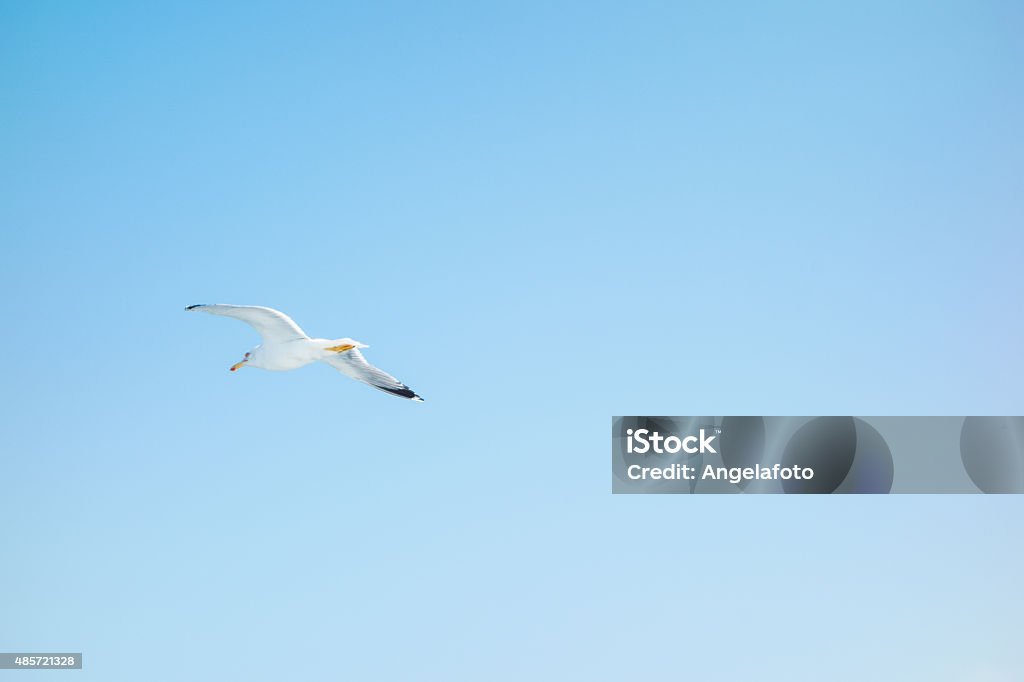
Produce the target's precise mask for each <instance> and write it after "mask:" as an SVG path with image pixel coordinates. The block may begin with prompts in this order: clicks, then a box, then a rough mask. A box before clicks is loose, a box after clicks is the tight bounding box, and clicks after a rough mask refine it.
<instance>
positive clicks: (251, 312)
mask: <svg viewBox="0 0 1024 682" xmlns="http://www.w3.org/2000/svg"><path fill="white" fill-rule="evenodd" d="M185 310H199V311H201V312H204V313H210V314H211V315H224V316H225V317H234V318H236V319H239V320H241V321H242V322H245V323H246V324H248V325H251V326H252V327H253V328H254V329H255V330H256V331H258V332H259V333H260V336H262V337H263V343H265V344H274V343H284V342H286V341H295V340H298V339H308V338H309V337H308V336H306V332H304V331H302V328H301V327H299V325H297V324H295V322H294V321H293V320H292V318H290V317H288V316H287V315H285V314H284V313H282V312H281V311H279V310H274V309H273V308H264V307H263V306H259V305H227V304H225V303H214V304H210V305H190V306H189V307H187V308H185Z"/></svg>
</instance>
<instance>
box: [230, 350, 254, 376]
mask: <svg viewBox="0 0 1024 682" xmlns="http://www.w3.org/2000/svg"><path fill="white" fill-rule="evenodd" d="M250 357H252V351H249V352H248V353H246V354H245V355H244V356H242V359H241V360H239V361H238V362H236V363H235V364H233V365H231V371H232V372H234V371H235V370H236V369H239V368H240V367H242V366H243V365H244V364H245V363H247V362H249V358H250Z"/></svg>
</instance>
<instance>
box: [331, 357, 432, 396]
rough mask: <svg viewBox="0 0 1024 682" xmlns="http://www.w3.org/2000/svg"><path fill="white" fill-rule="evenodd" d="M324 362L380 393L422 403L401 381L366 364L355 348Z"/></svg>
mask: <svg viewBox="0 0 1024 682" xmlns="http://www.w3.org/2000/svg"><path fill="white" fill-rule="evenodd" d="M324 362H326V363H327V364H328V365H330V366H332V367H334V369H336V370H338V371H339V372H341V373H342V374H347V375H348V376H350V377H352V378H353V379H355V380H357V381H362V382H363V383H364V384H369V385H370V386H373V387H374V388H377V389H380V390H381V391H387V392H388V393H390V394H392V395H397V396H399V397H402V398H408V399H409V400H418V401H420V402H423V398H421V397H419V396H418V395H416V393H415V392H413V390H412V389H410V388H409V387H408V386H406V385H405V384H403V383H402V382H401V381H399V380H398V379H396V378H394V377H393V376H391V375H390V374H388V373H387V372H385V371H383V370H379V369H377V368H376V367H374V366H373V365H371V364H370V363H368V362H367V361H366V358H364V357H363V354H362V353H360V352H359V350H358V349H356V348H353V349H352V350H347V351H345V352H343V353H338V354H337V355H334V356H332V357H329V358H327V359H326V360H324Z"/></svg>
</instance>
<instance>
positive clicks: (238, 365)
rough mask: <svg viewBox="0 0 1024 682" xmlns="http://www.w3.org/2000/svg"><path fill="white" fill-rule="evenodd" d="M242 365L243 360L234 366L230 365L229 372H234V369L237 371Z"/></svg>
mask: <svg viewBox="0 0 1024 682" xmlns="http://www.w3.org/2000/svg"><path fill="white" fill-rule="evenodd" d="M244 364H245V360H242V361H241V362H236V363H235V364H233V365H231V371H232V372H234V371H235V370H236V369H238V368H239V367H241V366H242V365H244Z"/></svg>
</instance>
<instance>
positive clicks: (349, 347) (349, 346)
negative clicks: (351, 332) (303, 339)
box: [325, 343, 355, 353]
mask: <svg viewBox="0 0 1024 682" xmlns="http://www.w3.org/2000/svg"><path fill="white" fill-rule="evenodd" d="M353 348H355V346H353V345H352V344H351V343H343V344H341V345H340V346H328V347H327V348H326V349H325V350H332V351H334V352H335V353H344V352H345V351H347V350H352V349H353Z"/></svg>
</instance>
